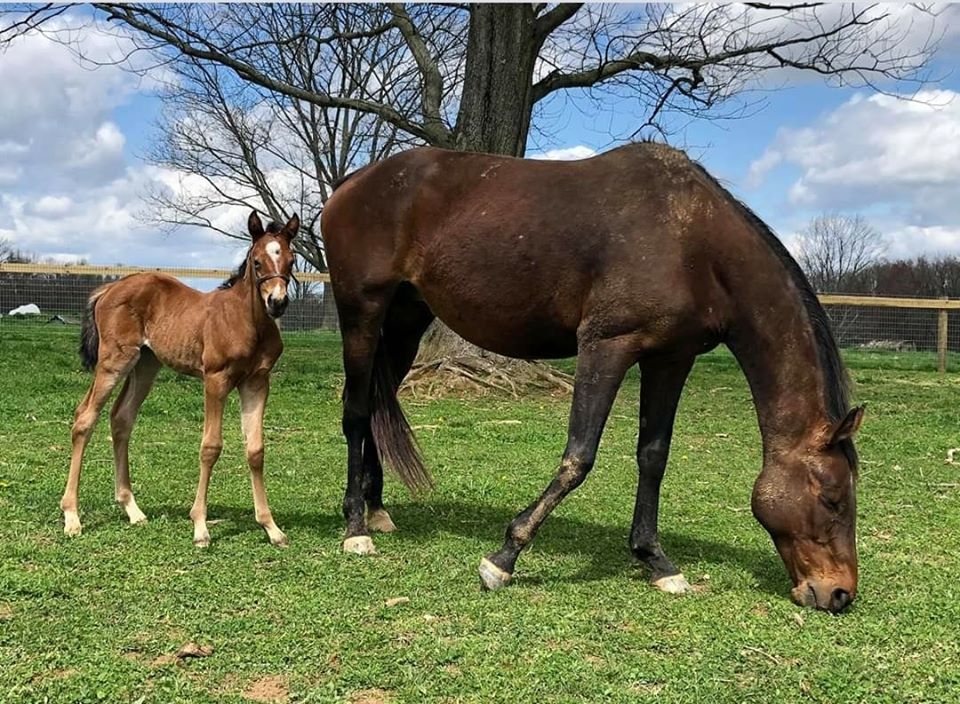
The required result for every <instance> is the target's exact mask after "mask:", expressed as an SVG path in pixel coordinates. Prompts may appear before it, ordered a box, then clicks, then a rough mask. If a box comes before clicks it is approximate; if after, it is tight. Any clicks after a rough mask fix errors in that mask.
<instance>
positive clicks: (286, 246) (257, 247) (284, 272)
mask: <svg viewBox="0 0 960 704" xmlns="http://www.w3.org/2000/svg"><path fill="white" fill-rule="evenodd" d="M247 228H248V229H249V231H250V237H251V238H252V239H253V246H252V247H251V248H250V252H249V254H248V255H247V256H248V264H250V265H251V266H253V277H254V281H255V282H256V289H257V293H259V294H260V298H261V299H263V305H264V306H266V309H267V313H268V314H269V315H270V317H271V318H279V317H280V316H281V315H283V313H284V311H285V310H286V309H287V303H288V302H289V299H288V298H287V286H289V284H290V277H291V275H292V272H293V262H294V255H293V250H292V249H291V248H290V243H291V242H292V241H293V238H294V237H296V236H297V230H299V229H300V218H299V217H297V216H296V215H294V216H293V217H291V218H290V220H289V221H288V222H287V224H286V225H284V226H283V227H280V226H279V225H277V224H276V223H270V225H269V226H268V227H267V229H266V230H264V229H263V223H261V222H260V216H258V215H257V211H256V210H254V211H253V212H252V213H250V218H249V219H248V220H247Z"/></svg>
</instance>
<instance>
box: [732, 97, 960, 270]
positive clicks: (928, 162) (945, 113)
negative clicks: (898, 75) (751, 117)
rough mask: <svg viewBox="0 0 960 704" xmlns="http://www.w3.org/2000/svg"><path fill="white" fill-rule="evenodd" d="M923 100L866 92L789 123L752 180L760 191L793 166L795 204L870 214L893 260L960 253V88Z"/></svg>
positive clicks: (755, 169)
mask: <svg viewBox="0 0 960 704" xmlns="http://www.w3.org/2000/svg"><path fill="white" fill-rule="evenodd" d="M916 97H917V101H907V100H901V99H897V98H895V97H892V96H887V95H879V94H876V95H871V96H869V97H864V96H862V95H857V96H854V97H853V98H851V99H850V100H848V101H847V102H846V103H844V104H843V105H841V106H839V107H837V108H836V109H834V110H833V111H831V112H829V113H827V114H825V115H822V116H821V117H820V118H819V119H817V120H816V121H815V122H814V123H812V124H810V125H808V126H806V127H803V128H800V129H782V130H780V132H779V133H778V134H777V136H776V138H775V139H774V141H773V143H772V144H771V145H769V146H768V147H767V149H766V150H765V151H764V153H763V154H762V155H761V156H760V157H759V158H757V159H756V160H754V162H753V163H752V164H751V165H750V170H749V176H748V181H749V182H750V183H751V185H753V186H754V187H756V186H758V185H759V184H760V183H761V182H762V181H763V180H764V179H765V178H766V177H768V176H769V175H770V174H771V173H772V172H773V171H775V170H776V169H779V168H784V167H788V168H791V169H793V170H796V171H798V172H799V175H798V176H797V177H796V178H795V180H794V181H793V182H792V184H791V185H790V186H789V188H788V191H787V200H788V202H789V204H790V205H791V206H792V207H793V208H795V209H797V210H805V211H809V212H816V211H824V210H840V211H846V212H861V213H864V214H865V215H867V216H868V217H869V218H870V219H871V220H872V221H873V223H874V224H875V225H876V226H877V227H879V228H880V229H881V230H882V231H884V232H885V234H886V235H887V239H888V241H889V242H890V248H891V255H894V256H913V255H916V254H920V253H930V254H934V253H943V252H950V253H960V201H958V199H957V198H956V184H957V183H958V182H960V93H955V92H953V91H950V90H930V91H924V92H921V93H919V94H918V95H917V96H916Z"/></svg>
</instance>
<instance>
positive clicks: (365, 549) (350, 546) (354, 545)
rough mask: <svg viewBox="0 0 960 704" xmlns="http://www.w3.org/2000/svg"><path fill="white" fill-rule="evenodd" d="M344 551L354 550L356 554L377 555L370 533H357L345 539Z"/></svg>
mask: <svg viewBox="0 0 960 704" xmlns="http://www.w3.org/2000/svg"><path fill="white" fill-rule="evenodd" d="M343 551H344V552H352V553H353V554H354V555H376V554H377V550H376V548H374V547H373V541H372V540H370V536H369V535H356V536H354V537H352V538H347V539H346V540H344V541H343Z"/></svg>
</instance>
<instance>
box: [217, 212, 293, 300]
mask: <svg viewBox="0 0 960 704" xmlns="http://www.w3.org/2000/svg"><path fill="white" fill-rule="evenodd" d="M282 229H283V226H281V225H280V223H278V222H276V221H271V222H270V224H269V225H267V229H266V232H267V233H268V234H271V235H276V234H278V233H279V232H280V231H281V230H282ZM249 256H250V250H249V249H248V250H247V253H246V254H245V255H243V261H241V262H240V266H238V267H237V270H236V271H235V272H234V273H233V274H232V275H231V276H230V278H229V279H227V280H226V281H224V282H223V283H222V284H220V285H219V286H217V288H219V289H228V288H233V287H234V286H236V285H237V282H238V281H242V280H243V277H244V275H245V274H246V273H247V259H248V257H249Z"/></svg>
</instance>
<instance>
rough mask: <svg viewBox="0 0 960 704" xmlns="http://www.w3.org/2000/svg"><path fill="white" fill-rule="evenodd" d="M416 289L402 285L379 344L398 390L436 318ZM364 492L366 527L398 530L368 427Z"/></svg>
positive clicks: (364, 444)
mask: <svg viewBox="0 0 960 704" xmlns="http://www.w3.org/2000/svg"><path fill="white" fill-rule="evenodd" d="M414 295H415V292H414V291H413V290H412V288H411V289H409V290H405V289H403V288H401V290H400V291H399V292H398V294H397V296H396V297H395V298H394V301H393V303H391V304H390V309H389V310H388V311H387V317H386V320H385V321H384V323H383V335H382V337H381V338H380V342H379V344H380V345H384V346H385V351H386V355H387V357H388V358H389V360H390V363H391V367H392V374H393V381H394V384H393V389H392V390H390V391H389V393H394V394H396V392H397V390H398V389H399V387H400V384H401V383H402V382H403V378H404V377H405V376H406V375H407V372H409V371H410V367H412V366H413V361H414V359H416V357H417V351H418V350H419V348H420V339H421V338H422V337H423V334H424V333H425V332H426V330H427V328H428V327H429V326H430V323H431V322H433V313H432V312H430V309H429V308H428V307H427V304H426V303H424V302H423V301H420V300H416V299H415V298H414V297H413V296H414ZM363 464H364V475H363V496H364V500H365V501H366V504H367V528H368V529H370V530H372V531H380V532H382V533H389V532H391V531H394V530H396V528H397V527H396V525H394V523H393V520H392V519H391V518H390V514H389V513H387V510H386V509H385V508H384V507H383V466H382V465H381V463H380V457H379V456H378V453H377V445H376V442H375V441H374V439H373V434H372V433H370V432H369V431H368V433H367V437H366V438H365V440H364V443H363Z"/></svg>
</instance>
